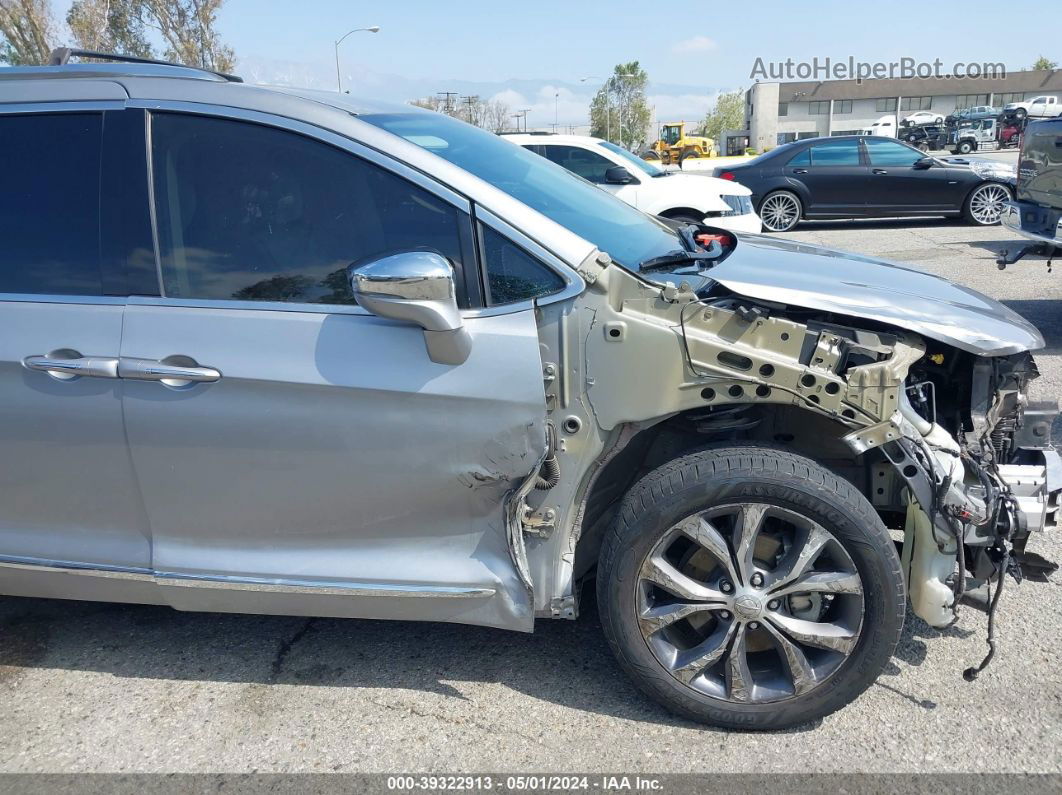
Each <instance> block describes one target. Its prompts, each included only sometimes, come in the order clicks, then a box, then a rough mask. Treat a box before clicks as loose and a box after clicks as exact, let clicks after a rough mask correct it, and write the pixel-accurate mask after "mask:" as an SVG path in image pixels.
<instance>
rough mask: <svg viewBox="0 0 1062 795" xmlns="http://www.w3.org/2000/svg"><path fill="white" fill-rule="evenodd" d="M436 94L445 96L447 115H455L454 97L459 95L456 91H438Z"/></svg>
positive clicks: (444, 103) (444, 106)
mask: <svg viewBox="0 0 1062 795" xmlns="http://www.w3.org/2000/svg"><path fill="white" fill-rule="evenodd" d="M435 93H436V95H438V96H440V97H442V98H443V112H444V113H445V114H446V115H447V116H453V115H454V97H456V96H457V92H456V91H436V92H435Z"/></svg>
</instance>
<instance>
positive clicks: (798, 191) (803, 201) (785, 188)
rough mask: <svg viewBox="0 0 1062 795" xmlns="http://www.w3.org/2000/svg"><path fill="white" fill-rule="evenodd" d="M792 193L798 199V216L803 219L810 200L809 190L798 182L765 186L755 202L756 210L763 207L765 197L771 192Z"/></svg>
mask: <svg viewBox="0 0 1062 795" xmlns="http://www.w3.org/2000/svg"><path fill="white" fill-rule="evenodd" d="M781 192H785V193H792V194H793V195H794V196H796V197H797V198H798V199H800V217H801V218H802V219H803V218H805V217H807V210H808V204H809V202H810V197H811V192H810V191H809V190H808V189H807V187H806V186H805V185H804V184H803V183H800V182H780V183H776V184H774V185H771V186H770V187H769V188H765V189H764V190H763V193H761V194H760V199H759V201H758V202H757V203H756V212H757V213H758V212H759V211H760V209H761V208H762V207H763V203H764V202H765V201H767V197H768V196H770V195H771V194H772V193H781Z"/></svg>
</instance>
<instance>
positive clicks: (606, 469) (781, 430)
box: [572, 403, 871, 580]
mask: <svg viewBox="0 0 1062 795" xmlns="http://www.w3.org/2000/svg"><path fill="white" fill-rule="evenodd" d="M730 408H732V409H735V410H738V411H749V412H752V411H754V412H755V413H756V414H757V415H758V416H757V417H756V425H755V427H754V428H752V429H749V430H746V431H744V432H738V433H734V432H723V433H720V432H702V431H698V430H695V429H694V426H695V425H696V420H697V417H698V415H703V414H704V411H703V409H692V410H690V411H685V412H680V413H678V414H675V415H672V416H670V417H665V418H660V419H659V420H657V421H655V422H653V423H652V424H650V425H648V426H647V427H646V426H645V424H644V423H643V424H642V427H640V428H632V429H631V430H632V431H633V433H630V434H628V438H627V440H626V441H625V442H623V443H622V448H621V449H620V450H619V451H618V452H615V453H614V455H613V456H612V457H611V458H610V459H608V460H607V462H606V463H604V465H603V466H601V467H600V468H599V469H598V470H597V471H596V472H595V474H594V475H593V476H592V478H591V479H590V481H589V483H588V485H587V486H586V488H585V490H584V492H583V494H582V496H581V498H580V506H581V510H580V511H579V515H580V521H579V523H578V525H577V526H575V527H573V528H572V534H573V536H575V538H576V542H575V566H574V570H575V571H574V573H575V577H576V579H577V580H581V579H584V578H585V577H586V575H587V574H588V573H590V572H591V571H592V569H593V567H594V565H595V563H596V561H597V557H598V552H599V550H600V547H601V539H602V537H603V535H604V533H605V530H606V529H607V528H608V526H609V525H610V523H611V522H612V520H613V518H614V517H615V513H616V511H617V510H618V509H619V506H620V504H621V503H622V501H623V498H624V496H625V495H626V494H627V493H628V492H629V491H630V489H631V488H632V487H633V486H634V485H635V483H637V482H638V481H639V480H640V479H641V478H642V477H643V476H645V475H647V474H648V473H650V472H652V471H653V470H655V469H658V468H659V467H662V466H664V465H666V464H667V463H669V462H671V461H674V460H675V459H678V458H681V457H683V456H685V455H689V454H690V453H692V452H696V451H697V450H701V449H707V448H711V447H718V446H728V447H733V446H741V445H743V444H747V445H749V446H756V447H759V448H762V447H764V446H770V447H776V448H778V449H781V450H786V451H788V452H792V453H797V454H799V455H803V456H805V457H807V458H810V459H812V460H814V461H816V462H817V463H819V464H820V465H821V466H823V467H825V468H827V469H829V470H830V471H832V472H834V473H835V474H837V475H838V476H839V477H842V478H844V479H845V480H847V481H849V482H850V483H852V484H853V485H854V486H855V487H856V488H857V489H858V490H859V491H860V492H861V493H862V494H863V495H864V496H865V497H867V499H868V500H869V499H870V493H869V492H870V485H869V481H870V475H869V467H870V465H871V460H870V459H867V460H862V459H861V458H860V457H859V456H857V455H856V454H855V453H854V452H853V451H852V450H851V448H850V447H848V445H847V444H845V443H844V442H843V441H842V437H843V436H844V435H845V434H846V433H848V432H849V431H850V430H851V428H849V427H848V426H846V425H843V424H842V423H840V422H837V421H836V420H833V419H831V418H830V417H827V416H825V415H823V414H822V413H820V412H817V411H814V410H812V409H809V408H804V407H801V406H794V405H778V404H767V403H740V404H733V405H732V406H731V407H730ZM794 430H796V431H798V432H797V433H794V432H793V431H794ZM620 438H622V434H621V437H620ZM864 458H865V457H864Z"/></svg>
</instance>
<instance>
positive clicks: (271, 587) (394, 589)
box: [155, 572, 495, 599]
mask: <svg viewBox="0 0 1062 795" xmlns="http://www.w3.org/2000/svg"><path fill="white" fill-rule="evenodd" d="M155 582H156V583H157V584H159V585H169V586H176V587H180V588H215V589H222V590H228V591H260V592H265V593H305V594H319V595H326V596H403V597H413V598H449V599H453V598H466V599H467V598H476V597H484V596H494V593H495V590H494V589H493V588H466V587H461V586H452V585H396V584H393V583H360V582H352V583H342V584H340V583H331V584H328V585H323V584H322V585H317V584H315V583H313V582H310V581H300V580H281V579H277V580H271V579H264V578H260V577H226V576H223V575H217V576H214V575H192V574H177V573H173V572H158V573H157V574H156V575H155Z"/></svg>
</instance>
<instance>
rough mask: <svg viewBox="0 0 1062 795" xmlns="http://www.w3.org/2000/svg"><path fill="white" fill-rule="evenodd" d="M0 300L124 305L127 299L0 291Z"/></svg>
mask: <svg viewBox="0 0 1062 795" xmlns="http://www.w3.org/2000/svg"><path fill="white" fill-rule="evenodd" d="M0 301H10V302H12V303H26V304H103V305H107V306H123V305H124V304H125V302H126V299H124V298H119V297H117V296H113V295H51V294H48V293H39V294H38V293H0Z"/></svg>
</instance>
